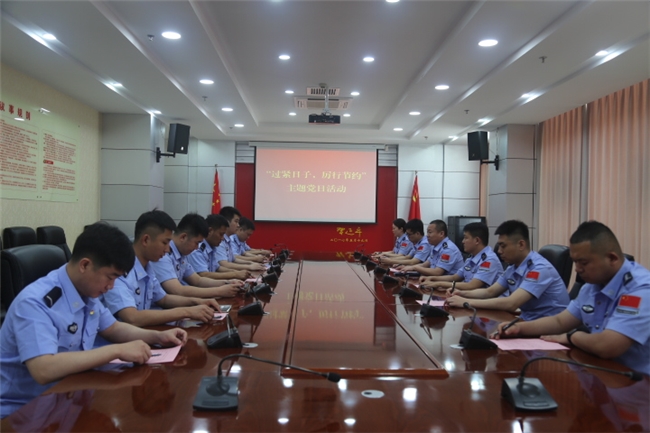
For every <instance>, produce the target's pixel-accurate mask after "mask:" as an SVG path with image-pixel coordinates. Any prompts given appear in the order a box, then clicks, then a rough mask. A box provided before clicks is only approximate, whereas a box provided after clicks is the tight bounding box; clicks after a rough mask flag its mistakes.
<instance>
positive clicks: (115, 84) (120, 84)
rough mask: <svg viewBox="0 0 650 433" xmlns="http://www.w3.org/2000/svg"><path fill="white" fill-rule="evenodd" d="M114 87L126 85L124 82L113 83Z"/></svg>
mask: <svg viewBox="0 0 650 433" xmlns="http://www.w3.org/2000/svg"><path fill="white" fill-rule="evenodd" d="M113 87H124V86H123V85H122V83H113Z"/></svg>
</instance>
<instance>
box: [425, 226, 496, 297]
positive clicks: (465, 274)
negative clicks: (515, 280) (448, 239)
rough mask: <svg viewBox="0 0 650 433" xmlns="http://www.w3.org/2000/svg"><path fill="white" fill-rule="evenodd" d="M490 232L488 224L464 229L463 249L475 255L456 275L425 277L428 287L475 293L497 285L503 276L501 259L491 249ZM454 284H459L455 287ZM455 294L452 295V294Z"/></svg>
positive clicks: (472, 255)
mask: <svg viewBox="0 0 650 433" xmlns="http://www.w3.org/2000/svg"><path fill="white" fill-rule="evenodd" d="M489 238H490V230H489V229H488V226H487V225H486V224H484V223H480V222H476V223H469V224H467V225H466V226H465V227H464V228H463V248H464V250H465V252H467V253H469V254H471V256H470V257H469V258H468V259H467V260H466V261H465V266H463V267H461V268H460V269H459V270H458V271H457V272H456V273H455V274H453V275H442V276H431V277H421V278H420V284H421V285H422V286H424V287H433V288H437V289H451V287H452V286H453V287H454V290H474V289H480V288H481V287H488V286H491V285H492V284H494V283H495V282H496V281H497V279H498V278H499V277H500V276H501V274H503V267H502V266H501V262H500V261H499V257H497V255H496V254H495V253H494V251H492V248H490V247H489V246H488V242H489ZM454 282H455V283H456V284H454ZM450 294H451V293H450Z"/></svg>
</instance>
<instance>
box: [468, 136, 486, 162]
mask: <svg viewBox="0 0 650 433" xmlns="http://www.w3.org/2000/svg"><path fill="white" fill-rule="evenodd" d="M467 150H468V152H469V160H470V161H482V160H487V159H490V144H489V143H488V133H487V131H475V132H470V133H468V134H467Z"/></svg>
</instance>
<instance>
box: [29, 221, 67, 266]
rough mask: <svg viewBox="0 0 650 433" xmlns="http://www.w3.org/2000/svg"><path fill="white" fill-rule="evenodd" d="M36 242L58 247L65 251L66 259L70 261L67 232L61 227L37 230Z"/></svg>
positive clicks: (45, 227)
mask: <svg viewBox="0 0 650 433" xmlns="http://www.w3.org/2000/svg"><path fill="white" fill-rule="evenodd" d="M36 240H37V242H38V243H39V244H46V245H56V246H57V247H59V248H61V249H62V250H63V253H64V254H65V259H66V260H68V261H70V256H71V253H70V248H68V243H67V242H66V240H65V232H64V231H63V229H62V228H61V227H59V226H43V227H38V228H37V229H36Z"/></svg>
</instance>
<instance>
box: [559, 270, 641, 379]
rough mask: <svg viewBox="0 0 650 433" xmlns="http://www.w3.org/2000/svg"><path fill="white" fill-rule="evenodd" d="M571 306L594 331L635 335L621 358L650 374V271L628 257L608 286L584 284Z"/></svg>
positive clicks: (618, 359)
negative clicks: (610, 331)
mask: <svg viewBox="0 0 650 433" xmlns="http://www.w3.org/2000/svg"><path fill="white" fill-rule="evenodd" d="M567 310H568V311H569V313H571V314H572V315H573V316H575V317H576V318H578V319H580V320H582V323H583V324H584V325H585V326H586V327H587V328H589V329H590V331H591V333H592V334H596V333H599V332H603V331H604V330H605V329H610V330H612V331H616V332H618V333H620V334H623V335H625V336H626V337H628V338H630V339H632V340H633V341H634V344H632V346H630V348H629V349H628V350H627V351H626V352H625V353H624V354H623V355H621V356H620V357H618V358H617V361H619V362H620V363H622V364H625V365H626V366H628V367H630V368H631V369H633V370H637V371H640V372H642V373H644V374H650V271H648V270H647V269H645V268H644V267H643V266H641V265H639V264H638V263H635V262H630V261H628V260H625V262H623V266H622V267H621V269H619V271H618V272H617V273H616V275H614V277H613V278H612V279H611V280H610V281H609V283H607V285H606V286H605V287H602V286H599V285H597V284H585V285H583V286H582V288H581V289H580V293H579V294H578V297H577V298H576V299H574V300H573V301H571V303H570V304H569V306H568V308H567Z"/></svg>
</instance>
